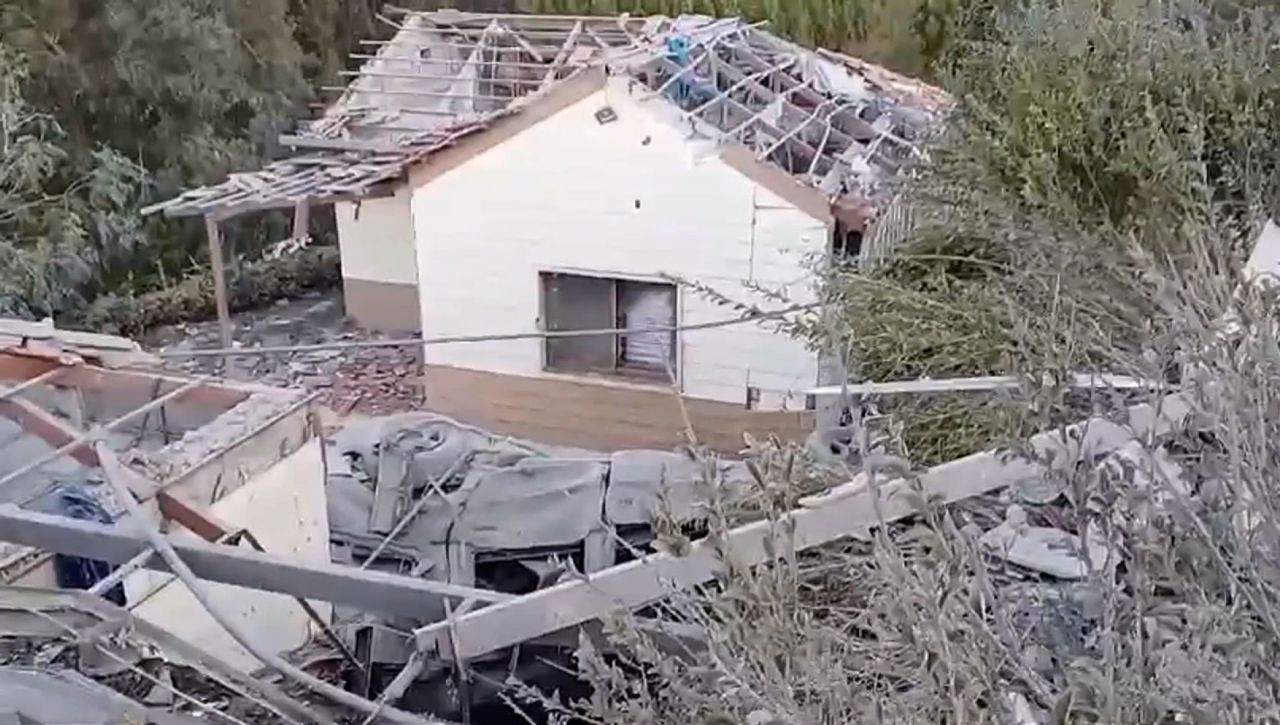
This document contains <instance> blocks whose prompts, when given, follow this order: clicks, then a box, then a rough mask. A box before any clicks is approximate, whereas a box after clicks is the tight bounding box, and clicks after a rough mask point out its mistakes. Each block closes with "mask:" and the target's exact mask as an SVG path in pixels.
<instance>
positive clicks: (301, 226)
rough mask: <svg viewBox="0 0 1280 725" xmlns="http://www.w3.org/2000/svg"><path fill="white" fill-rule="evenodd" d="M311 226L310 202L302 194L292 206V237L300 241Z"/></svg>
mask: <svg viewBox="0 0 1280 725" xmlns="http://www.w3.org/2000/svg"><path fill="white" fill-rule="evenodd" d="M310 228H311V203H310V201H309V200H308V199H307V198H306V197H305V196H304V197H302V198H301V199H299V200H298V203H297V204H294V206H293V238H294V239H297V240H299V241H302V240H304V239H306V238H307V232H308V230H309V229H310Z"/></svg>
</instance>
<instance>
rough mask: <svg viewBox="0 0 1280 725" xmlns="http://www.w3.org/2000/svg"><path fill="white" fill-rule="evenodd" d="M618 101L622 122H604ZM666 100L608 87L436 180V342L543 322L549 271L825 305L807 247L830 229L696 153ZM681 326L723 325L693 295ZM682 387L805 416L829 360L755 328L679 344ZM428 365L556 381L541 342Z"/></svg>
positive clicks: (509, 344)
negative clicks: (544, 280)
mask: <svg viewBox="0 0 1280 725" xmlns="http://www.w3.org/2000/svg"><path fill="white" fill-rule="evenodd" d="M606 105H609V106H611V107H612V108H613V109H614V111H615V112H616V113H617V115H618V120H616V121H614V122H612V123H608V124H604V125H602V124H600V123H598V122H597V121H596V119H595V117H594V115H595V112H596V111H597V110H599V109H600V108H602V107H604V106H606ZM671 111H672V109H671V108H670V106H668V105H666V104H665V103H663V102H662V101H660V100H653V101H648V102H647V103H644V104H641V103H637V102H635V101H633V100H632V98H631V96H630V94H629V92H628V90H627V88H626V86H625V84H624V82H623V81H621V80H619V79H611V81H610V83H609V85H608V86H607V87H606V88H605V89H603V90H601V91H600V92H598V93H596V94H594V95H592V96H589V97H588V98H586V99H585V100H583V101H581V102H579V103H577V104H574V105H572V106H570V107H568V108H567V109H565V110H563V111H561V112H560V113H558V114H556V115H555V116H553V117H551V118H549V119H547V120H545V121H543V122H541V123H539V124H537V125H535V126H533V127H532V128H529V129H528V130H525V131H523V132H522V133H520V134H518V135H516V136H514V137H513V138H511V139H508V140H506V141H504V142H503V143H501V144H499V145H497V146H496V147H494V148H492V149H490V150H488V151H486V152H484V153H483V154H481V155H479V156H477V157H476V158H474V159H471V160H469V161H467V162H466V163H464V164H462V165H461V166H459V167H458V168H455V169H453V170H450V171H448V172H446V173H444V174H443V175H442V176H440V177H438V178H436V179H433V180H431V181H430V182H429V183H426V184H424V185H423V186H421V187H420V188H418V189H417V190H416V191H415V192H414V196H413V202H412V206H413V218H414V226H415V237H416V244H417V259H418V278H419V281H420V298H421V303H422V329H423V334H424V335H426V336H429V337H435V336H446V335H477V334H488V333H525V332H530V331H533V330H536V329H539V327H540V321H539V319H538V317H539V311H540V284H539V276H538V274H539V272H540V271H560V272H575V271H579V272H583V273H588V274H596V275H601V276H614V277H619V278H637V279H648V278H655V277H658V276H659V275H662V274H670V275H674V276H678V277H680V278H683V279H688V280H695V281H697V282H701V283H703V284H706V285H709V286H711V287H713V288H715V289H717V290H719V291H721V292H723V293H724V294H726V295H728V296H729V297H731V298H734V299H740V300H744V301H752V300H754V301H758V302H759V303H760V304H761V305H762V306H763V307H765V308H776V307H778V306H779V304H778V303H775V302H770V301H767V300H763V299H759V298H756V297H754V296H753V295H752V294H751V293H749V292H748V290H747V289H746V288H745V286H744V283H745V282H754V283H756V284H759V285H761V286H764V287H766V288H770V289H779V288H785V289H786V290H787V292H788V294H790V295H791V298H792V300H793V301H794V302H806V301H810V300H812V299H813V290H812V288H811V275H809V274H807V273H806V270H805V269H804V268H803V267H802V261H803V258H804V255H805V254H806V253H817V252H821V251H822V250H823V249H825V245H826V234H827V232H826V229H825V225H824V224H823V222H821V221H819V220H817V219H814V218H813V217H811V216H809V215H808V214H805V213H803V212H801V211H799V210H798V209H796V208H795V206H794V205H792V204H790V203H789V202H786V201H784V200H783V199H782V198H780V197H778V196H777V195H775V194H773V193H771V192H769V191H767V190H766V189H765V188H763V187H762V186H760V185H759V184H757V183H756V182H754V181H752V180H751V179H749V178H748V177H746V176H744V175H743V174H741V173H740V172H738V171H736V170H735V169H733V168H731V167H730V166H728V165H727V164H725V163H724V162H723V161H721V160H720V159H719V158H718V157H717V156H715V153H714V149H713V148H710V147H709V146H708V145H706V144H692V143H689V142H687V141H686V140H685V138H684V133H683V132H682V131H681V130H680V129H679V128H678V127H677V126H674V125H672V124H671V123H670V122H668V121H664V120H662V119H661V118H659V116H660V115H661V114H670V113H671ZM677 307H678V310H677V316H678V319H679V321H680V322H681V324H685V325H689V324H696V323H700V322H708V321H713V320H721V319H725V318H728V317H732V316H733V315H734V312H733V310H731V309H726V308H718V307H716V306H715V305H714V304H712V303H711V302H709V301H708V300H706V299H705V298H704V297H703V296H701V295H699V294H698V293H696V292H695V291H693V290H690V289H687V288H685V289H682V290H681V291H680V295H679V301H678V304H677ZM680 343H681V344H680V349H679V364H680V372H681V376H682V383H683V386H684V390H685V392H686V393H687V394H688V395H690V396H692V397H697V398H705V399H709V400H718V401H723V402H728V403H735V404H745V402H746V396H747V387H748V386H755V387H757V388H760V389H761V400H760V407H761V408H769V409H775V410H777V409H782V408H783V407H785V408H786V409H792V410H795V409H802V408H803V405H804V396H803V394H802V393H801V392H800V391H803V390H804V389H806V388H809V387H812V386H813V385H814V384H815V383H816V382H817V361H816V356H815V355H814V354H813V353H812V352H810V351H809V350H807V349H806V348H805V346H804V345H803V344H801V343H799V342H797V341H795V340H792V339H790V338H788V337H785V336H783V335H779V334H776V333H773V332H770V331H769V330H767V329H766V328H762V327H760V326H757V325H751V324H748V325H739V326H735V327H728V328H721V329H714V330H705V331H692V332H686V333H683V334H682V335H681V337H680ZM426 361H427V363H428V364H431V365H447V366H454V367H461V368H469V369H474V370H483V371H488V372H496V373H506V374H514V375H523V376H534V377H541V376H555V377H562V376H559V375H553V374H550V373H544V372H543V369H542V342H541V341H539V340H520V341H498V342H492V343H466V344H449V345H439V346H428V348H427V350H426Z"/></svg>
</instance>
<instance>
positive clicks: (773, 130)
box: [661, 58, 821, 157]
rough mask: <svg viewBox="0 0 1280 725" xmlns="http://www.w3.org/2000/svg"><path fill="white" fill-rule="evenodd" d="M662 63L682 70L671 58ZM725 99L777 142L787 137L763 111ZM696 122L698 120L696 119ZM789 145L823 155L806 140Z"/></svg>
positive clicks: (809, 152) (808, 152)
mask: <svg viewBox="0 0 1280 725" xmlns="http://www.w3.org/2000/svg"><path fill="white" fill-rule="evenodd" d="M661 62H662V63H663V64H664V66H665V67H667V68H668V69H669V70H671V71H672V72H676V71H679V70H681V68H680V66H678V65H676V64H675V62H673V61H672V60H670V59H669V58H662V59H661ZM748 85H750V84H748ZM723 99H724V100H725V101H726V102H727V103H730V104H732V105H733V106H735V107H737V108H738V109H740V110H742V111H745V112H746V113H747V114H748V115H753V116H756V117H757V119H756V125H758V126H759V127H760V128H762V129H764V130H765V131H766V132H768V133H769V134H771V135H772V136H773V138H774V139H775V140H776V139H778V138H781V137H783V136H785V135H786V132H785V131H783V130H782V129H779V128H778V127H777V126H774V125H773V124H771V123H768V122H766V121H765V120H764V119H763V118H760V117H759V111H760V110H761V109H753V108H751V107H749V106H747V105H746V104H744V103H743V102H741V101H739V100H738V99H736V98H734V97H732V96H727V95H726V96H724V97H723ZM695 120H696V119H695ZM720 135H721V136H722V137H723V135H724V134H723V132H720ZM787 143H788V144H792V145H795V146H797V147H799V148H800V150H801V151H803V152H804V153H805V154H806V155H808V156H809V157H820V156H821V154H819V153H818V150H817V149H815V148H814V147H813V146H811V145H809V143H808V142H806V141H804V140H802V139H792V140H791V141H788V142H787Z"/></svg>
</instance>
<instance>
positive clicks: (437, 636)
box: [415, 396, 1188, 661]
mask: <svg viewBox="0 0 1280 725" xmlns="http://www.w3.org/2000/svg"><path fill="white" fill-rule="evenodd" d="M1187 410H1188V409H1187V406H1186V404H1185V403H1184V402H1183V401H1182V399H1181V398H1179V397H1178V396H1168V397H1167V398H1166V399H1165V401H1164V403H1163V404H1162V405H1161V407H1160V410H1155V409H1153V408H1152V407H1151V406H1138V407H1135V408H1133V409H1131V410H1130V416H1129V427H1122V426H1120V425H1117V424H1115V423H1112V422H1110V421H1107V420H1103V419H1091V420H1089V421H1086V422H1084V423H1079V424H1076V425H1073V426H1069V427H1068V428H1067V429H1066V430H1065V431H1053V432H1047V433H1041V434H1039V435H1037V436H1035V437H1034V438H1032V440H1031V445H1032V448H1033V449H1034V450H1036V451H1038V452H1039V453H1040V454H1041V455H1049V454H1052V455H1053V458H1052V459H1050V460H1052V461H1053V462H1054V465H1055V467H1058V466H1066V465H1069V464H1070V462H1073V461H1075V460H1078V459H1079V458H1080V457H1082V456H1091V455H1097V454H1103V453H1108V452H1111V451H1114V450H1116V449H1118V448H1120V447H1121V446H1123V445H1125V444H1126V443H1128V442H1130V441H1132V440H1134V439H1135V438H1138V439H1140V440H1141V439H1145V437H1146V436H1147V435H1148V434H1150V433H1152V432H1153V431H1161V430H1169V429H1170V427H1171V426H1174V425H1178V424H1180V423H1181V421H1182V420H1183V419H1184V418H1185V416H1186V414H1187ZM1045 473H1046V471H1045V469H1044V467H1043V466H1041V465H1038V464H1036V463H1033V462H1031V461H1028V460H1026V459H1023V458H1015V457H1006V456H1001V455H998V454H997V453H995V452H990V451H988V452H982V453H976V454H973V455H970V456H966V457H964V458H961V459H958V460H955V461H950V462H948V463H944V464H942V465H939V466H935V467H933V468H931V469H929V470H928V471H925V472H923V473H921V474H920V475H919V476H918V478H917V482H918V484H919V487H920V488H919V491H921V492H922V493H923V494H924V495H925V496H927V497H929V498H935V497H936V498H937V499H938V500H939V501H940V502H941V503H953V502H956V501H960V500H963V499H967V498H972V497H974V496H979V495H982V494H985V493H988V492H991V491H995V490H998V489H1001V488H1005V487H1007V486H1010V485H1013V484H1015V483H1017V482H1019V481H1024V480H1028V479H1034V478H1040V477H1042V476H1044V475H1045ZM879 490H880V499H879V501H878V502H877V501H876V500H875V497H874V494H873V492H872V491H868V490H861V491H859V492H857V493H845V492H840V491H838V490H837V491H835V492H833V493H832V494H831V495H828V496H820V497H815V499H813V502H812V504H811V506H810V507H809V508H805V509H799V510H795V511H792V512H791V513H790V514H789V515H788V516H787V517H786V518H785V519H784V520H783V521H781V522H779V523H778V524H777V525H775V524H774V523H773V522H769V521H760V522H755V523H751V524H747V525H745V526H741V527H739V528H736V529H733V530H732V531H730V532H729V533H728V534H727V535H726V536H725V537H724V539H723V544H722V547H721V546H718V545H717V544H715V543H711V542H708V541H705V540H702V541H698V542H695V543H694V544H693V546H692V547H691V550H690V552H689V553H688V554H686V555H685V556H682V557H674V556H669V555H666V554H653V555H650V556H646V557H644V558H641V559H638V560H636V561H632V562H628V563H626V564H622V565H619V566H615V567H612V568H610V569H606V570H604V571H602V572H599V573H596V574H592V575H588V576H586V577H583V578H577V579H572V580H570V581H567V582H565V583H562V584H559V585H556V586H554V587H551V588H548V589H543V590H541V591H537V592H534V593H532V594H528V595H525V596H522V597H519V598H517V599H514V600H512V601H509V602H506V603H503V604H497V605H494V606H490V607H487V608H485V609H480V610H477V611H473V612H468V613H466V614H464V615H462V616H459V617H457V618H455V619H454V622H453V625H452V626H451V627H443V628H442V627H440V626H439V625H428V626H426V627H423V628H421V629H420V630H418V631H417V632H415V636H417V638H418V646H419V648H421V649H423V650H426V651H428V652H431V653H433V654H434V655H436V656H438V657H440V658H442V659H454V658H457V659H459V660H464V661H465V660H470V659H474V658H476V657H479V656H481V655H485V654H488V653H490V652H494V651H497V650H501V649H505V648H507V647H511V646H513V645H516V644H519V643H521V642H526V641H529V640H533V639H537V638H539V637H543V636H545V635H548V634H551V633H553V632H560V631H561V630H565V629H568V628H570V627H575V626H577V625H581V624H583V623H586V622H590V621H592V620H596V619H602V618H604V617H606V616H608V615H609V614H610V613H612V612H615V611H618V610H620V609H621V610H636V609H640V608H642V607H645V606H648V605H651V604H654V603H656V602H658V601H660V600H662V599H664V598H666V597H667V596H669V595H670V594H672V593H674V592H676V591H680V590H684V589H688V588H690V587H694V586H697V585H699V584H701V583H703V582H707V581H710V580H711V579H713V578H714V577H715V576H716V574H717V572H719V571H720V570H721V568H722V566H721V555H720V554H719V553H718V551H720V550H723V551H727V552H729V554H728V555H729V556H731V557H732V560H733V561H734V562H735V563H738V564H741V565H744V566H753V565H757V564H762V563H765V562H767V561H771V560H773V559H774V558H775V557H776V556H779V555H780V552H783V551H786V550H788V549H793V550H795V551H803V550H805V549H811V548H814V547H817V546H822V545H823V544H827V543H830V542H833V541H837V540H839V539H842V538H847V537H849V536H851V535H853V534H855V533H861V532H866V531H869V530H870V529H872V528H874V527H876V526H878V525H880V524H881V522H884V523H890V522H893V521H896V520H899V519H903V518H906V517H908V516H911V515H912V514H914V513H916V512H917V505H916V503H915V501H918V500H919V498H920V497H919V495H918V494H917V493H916V491H917V489H916V487H915V486H914V485H912V482H910V481H906V480H897V481H891V482H888V483H886V484H885V485H884V486H882V487H880V488H879ZM877 504H878V505H877Z"/></svg>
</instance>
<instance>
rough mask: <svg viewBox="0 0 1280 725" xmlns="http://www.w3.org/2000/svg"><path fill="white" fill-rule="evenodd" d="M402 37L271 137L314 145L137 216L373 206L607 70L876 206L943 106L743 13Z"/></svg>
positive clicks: (412, 30)
mask: <svg viewBox="0 0 1280 725" xmlns="http://www.w3.org/2000/svg"><path fill="white" fill-rule="evenodd" d="M397 16H398V20H393V19H390V18H386V17H384V18H383V20H384V21H385V22H387V23H389V24H391V25H393V26H394V27H395V28H396V30H397V32H396V34H395V35H394V37H392V38H391V39H390V40H387V41H372V40H370V41H363V44H364V45H365V46H366V47H367V48H370V49H372V50H373V52H372V53H354V54H352V57H353V58H354V59H356V60H359V61H361V62H362V66H361V68H360V69H359V70H355V71H345V72H344V73H343V75H344V76H347V77H350V78H351V81H350V82H349V83H348V84H347V85H346V86H335V87H326V88H324V89H323V90H325V91H327V92H334V93H338V94H340V95H339V97H338V98H337V100H336V101H335V102H334V103H333V104H332V105H330V106H329V107H328V108H327V110H326V111H325V112H324V113H323V115H322V116H321V117H320V118H319V119H316V120H314V121H311V122H307V123H302V124H300V127H299V129H298V130H297V132H296V133H295V134H292V135H286V136H283V137H281V141H282V142H283V143H285V144H286V145H290V146H293V147H295V148H301V149H311V150H312V151H311V152H310V153H307V154H303V155H299V156H295V157H293V158H290V159H286V160H283V161H277V162H275V163H272V164H269V165H267V166H266V167H265V168H263V169H262V170H260V171H256V172H251V173H241V174H232V175H231V176H230V177H229V178H228V179H227V180H226V181H224V182H222V183H221V184H217V185H215V186H209V187H203V188H200V189H195V190H192V191H188V192H186V193H184V194H182V195H180V196H178V197H176V198H174V199H171V200H169V201H166V202H162V203H160V204H156V205H153V206H151V207H148V208H146V209H144V210H143V213H144V214H149V213H155V212H160V211H162V212H164V213H165V214H167V215H169V216H191V215H204V214H213V215H216V216H221V217H227V216H232V215H234V214H238V213H243V212H248V211H254V210H259V209H270V208H287V207H292V206H295V205H296V204H298V203H300V202H304V201H305V202H310V203H329V202H333V201H339V200H344V199H353V198H360V197H362V196H366V195H375V194H377V193H379V192H380V190H385V185H386V184H387V182H392V181H395V180H397V179H400V178H403V176H404V174H405V172H406V171H407V169H408V168H409V167H410V166H412V165H414V164H416V163H418V162H420V161H422V160H424V159H425V158H427V157H428V156H430V155H431V154H432V153H434V152H436V151H439V150H441V149H444V148H447V147H448V146H451V145H453V144H454V143H455V142H456V141H457V140H458V139H460V138H462V137H463V136H467V135H470V134H473V133H478V132H482V131H483V130H484V129H485V128H486V127H487V126H488V125H489V124H490V123H492V122H494V121H495V120H497V119H498V118H500V117H502V116H506V115H509V114H513V113H519V112H520V111H521V110H523V109H524V108H525V107H527V106H528V105H529V104H531V103H535V102H537V100H538V99H539V98H541V97H542V96H543V95H545V94H546V93H547V92H548V91H549V90H550V89H552V88H554V87H556V86H558V85H559V84H562V83H564V82H565V81H567V80H569V79H571V78H574V77H576V76H578V75H579V74H581V73H584V72H586V71H587V70H588V69H591V68H601V67H603V68H605V69H607V70H608V71H609V72H610V73H612V74H615V75H622V76H625V77H627V78H629V79H631V80H633V81H634V82H636V83H638V84H640V85H643V86H645V87H646V88H647V89H648V93H647V97H648V98H650V99H652V98H659V97H660V98H664V99H666V100H667V101H668V102H670V103H672V104H674V105H675V106H677V107H678V108H679V109H680V112H681V120H682V121H684V122H687V123H688V124H689V125H690V127H691V128H692V129H693V131H694V132H695V133H696V134H697V135H700V136H703V137H705V138H709V139H712V140H714V141H716V142H719V143H735V144H742V145H744V146H746V147H748V148H749V149H751V150H752V151H754V152H755V155H756V157H757V159H758V160H760V161H762V162H765V163H769V164H772V165H776V166H779V167H781V168H783V169H785V170H786V171H787V172H789V173H790V174H792V175H793V176H794V177H795V178H796V179H797V180H799V181H800V182H801V183H803V184H805V185H808V186H811V187H814V188H817V189H819V190H821V191H822V192H824V193H825V194H826V195H827V196H829V197H832V198H836V197H841V196H846V195H848V196H854V197H866V198H871V197H875V196H876V195H877V192H878V191H879V189H880V188H881V187H882V182H883V181H884V180H886V179H888V178H891V177H892V176H893V175H894V174H895V173H896V172H897V170H898V169H899V168H900V167H901V166H902V165H903V164H904V163H905V162H906V161H908V160H910V158H911V157H913V156H914V155H916V154H918V153H919V151H918V144H919V142H920V141H921V139H922V137H923V135H924V134H925V133H926V132H927V131H928V129H929V127H930V126H931V123H932V121H934V120H935V119H936V118H937V117H938V116H939V115H940V114H941V113H943V112H944V111H945V110H946V108H947V107H948V106H949V104H950V100H949V98H948V96H947V95H946V94H945V93H944V92H942V91H940V90H938V89H937V88H934V87H932V86H929V85H927V84H925V83H923V82H920V81H916V80H913V79H910V78H906V77H904V76H901V75H898V74H896V73H893V72H891V71H889V70H887V69H885V68H882V67H880V66H876V65H874V64H871V63H867V62H864V61H861V60H858V59H855V58H851V57H848V56H845V55H841V54H839V53H834V52H830V51H825V50H816V51H813V50H807V49H804V48H801V47H800V46H798V45H795V44H793V43H790V42H788V41H785V40H782V39H781V38H778V37H777V36H774V35H772V34H770V33H767V32H765V31H764V30H762V29H761V28H760V27H759V26H758V25H753V24H750V23H747V22H746V21H744V20H742V19H740V18H726V19H712V18H708V17H704V16H681V17H678V18H667V17H663V16H655V17H648V18H632V17H630V16H627V15H622V16H617V17H609V16H602V17H598V18H597V17H568V16H555V15H499V14H486V13H462V12H457V11H452V10H442V11H434V12H412V11H397Z"/></svg>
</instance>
